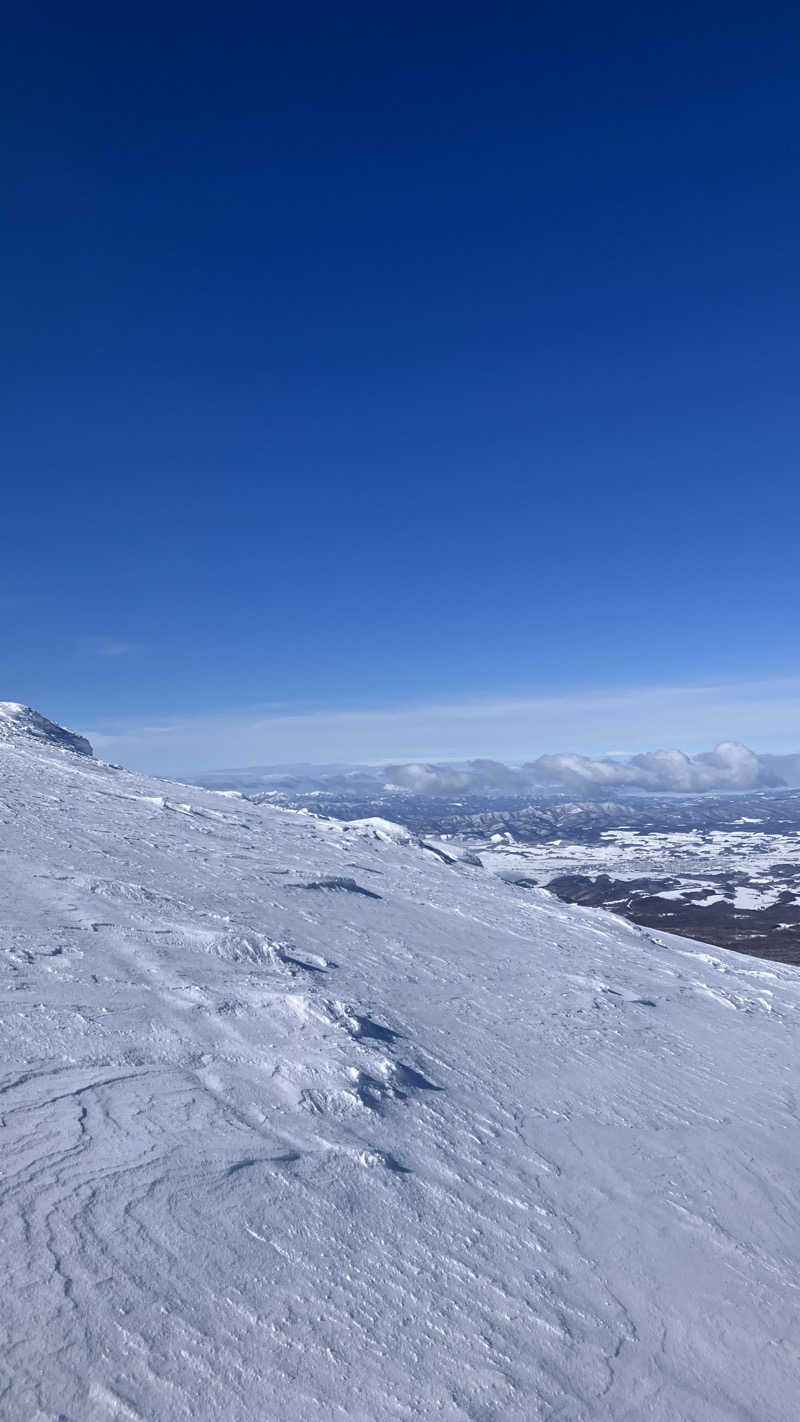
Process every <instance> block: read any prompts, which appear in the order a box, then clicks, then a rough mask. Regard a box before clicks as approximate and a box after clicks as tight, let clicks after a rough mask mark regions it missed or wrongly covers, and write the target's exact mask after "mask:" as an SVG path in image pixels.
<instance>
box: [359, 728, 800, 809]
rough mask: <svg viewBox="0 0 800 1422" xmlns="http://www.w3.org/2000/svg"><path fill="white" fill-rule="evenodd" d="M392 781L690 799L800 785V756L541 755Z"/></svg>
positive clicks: (392, 770)
mask: <svg viewBox="0 0 800 1422" xmlns="http://www.w3.org/2000/svg"><path fill="white" fill-rule="evenodd" d="M386 778H387V781H388V782H389V783H390V784H392V785H396V786H399V787H400V788H402V789H405V790H412V791H415V792H416V793H418V794H421V795H425V794H427V795H453V794H459V793H470V792H475V793H479V792H486V791H493V790H501V791H508V792H511V793H514V794H520V795H524V794H526V793H528V792H530V791H531V790H534V789H542V788H544V787H545V786H548V785H549V786H560V787H561V788H562V789H565V790H569V791H571V792H573V793H575V794H578V795H590V796H594V795H597V794H598V793H600V792H602V791H603V790H610V791H614V790H617V789H626V788H627V789H636V790H650V791H653V792H659V791H672V792H681V791H682V792H684V793H686V792H698V791H700V792H701V791H708V790H757V789H768V788H770V787H779V786H793V785H800V754H797V755H757V754H756V752H755V751H752V750H750V749H749V748H748V747H747V746H743V745H740V744H739V743H738V742H736V741H723V742H721V744H720V745H718V746H715V748H714V750H710V751H703V752H701V754H699V755H695V756H688V755H685V754H684V752H683V751H680V750H657V751H646V752H644V753H643V754H641V755H634V756H631V757H629V758H625V759H623V758H620V757H618V756H603V757H599V758H597V759H592V758H591V757H590V756H584V755H570V754H560V755H541V756H539V757H538V759H537V760H533V761H528V762H526V763H525V764H524V765H522V766H520V767H519V768H516V769H515V768H512V767H510V766H508V765H504V764H503V763H502V762H501V761H495V760H473V761H469V762H468V763H467V764H466V765H465V766H462V767H454V766H449V765H428V764H422V763H413V762H412V763H411V764H407V765H387V767H386Z"/></svg>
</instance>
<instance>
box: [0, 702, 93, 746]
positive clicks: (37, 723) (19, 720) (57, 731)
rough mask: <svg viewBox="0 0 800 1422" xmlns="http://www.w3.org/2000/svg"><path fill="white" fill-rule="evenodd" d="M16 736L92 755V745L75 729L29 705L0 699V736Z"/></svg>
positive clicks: (6, 737)
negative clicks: (71, 729)
mask: <svg viewBox="0 0 800 1422" xmlns="http://www.w3.org/2000/svg"><path fill="white" fill-rule="evenodd" d="M17 736H25V737H30V738H31V739H32V740H35V741H40V742H45V743H46V744H47V745H51V746H58V747H59V748H60V749H61V750H70V751H75V752H76V753H77V754H78V755H93V754H94V752H93V750H92V747H91V745H90V743H89V741H87V739H86V737H85V736H79V735H78V733H77V732H76V731H68V730H67V729H66V727H65V726H59V725H58V724H57V723H56V722H55V721H48V719H47V717H46V716H42V715H41V714H40V712H38V711H34V710H33V708H32V707H31V706H23V705H22V704H21V702H19V701H0V737H2V738H3V739H5V740H11V739H13V738H15V737H17Z"/></svg>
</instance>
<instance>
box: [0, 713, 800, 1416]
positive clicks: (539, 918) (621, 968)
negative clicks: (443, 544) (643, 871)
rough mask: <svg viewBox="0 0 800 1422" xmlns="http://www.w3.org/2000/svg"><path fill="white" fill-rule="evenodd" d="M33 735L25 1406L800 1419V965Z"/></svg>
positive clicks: (9, 987) (14, 1109)
mask: <svg viewBox="0 0 800 1422" xmlns="http://www.w3.org/2000/svg"><path fill="white" fill-rule="evenodd" d="M379 829H380V832H379V833H376V832H375V831H376V827H375V825H374V824H373V825H372V826H369V827H367V828H366V829H365V827H363V826H362V827H361V828H360V829H358V828H356V829H355V830H354V829H353V828H352V827H351V828H347V827H345V826H343V825H340V824H338V823H336V822H330V821H322V820H316V819H314V818H313V817H310V816H301V815H297V814H293V813H290V812H284V811H280V810H276V809H274V808H272V807H268V806H255V805H253V804H251V803H249V802H247V801H237V800H231V799H229V798H226V797H224V796H221V795H219V794H215V793H213V792H207V791H202V790H198V789H195V788H190V787H188V786H183V785H170V784H167V783H165V782H163V781H153V780H148V779H145V778H143V777H141V776H135V775H131V774H128V773H127V772H124V771H120V770H118V769H115V768H113V767H110V766H107V765H104V764H103V763H102V762H96V761H93V760H91V759H89V758H88V757H87V756H85V755H78V754H73V753H72V752H70V751H67V750H63V749H58V748H56V747H54V746H50V745H47V744H44V743H42V744H38V743H37V742H36V741H35V740H33V739H32V738H31V737H30V736H29V735H27V734H25V733H21V734H20V735H17V736H13V735H12V736H10V737H6V738H4V739H0V870H1V871H2V885H3V893H2V898H1V899H0V919H1V920H2V928H1V929H0V965H1V966H2V999H0V1001H1V1004H2V1009H3V1028H4V1030H3V1044H4V1053H3V1058H4V1059H3V1063H2V1071H1V1073H0V1090H1V1091H2V1100H1V1101H0V1110H1V1112H2V1116H1V1119H2V1126H3V1133H2V1140H3V1152H2V1178H1V1179H0V1220H1V1222H2V1238H3V1243H4V1254H3V1258H4V1271H5V1278H4V1289H3V1308H2V1314H1V1315H0V1318H1V1322H0V1328H2V1340H3V1346H2V1352H1V1353H0V1360H1V1361H0V1414H1V1415H2V1417H3V1418H4V1419H10V1422H17V1419H19V1420H20V1422H22V1419H24V1422H30V1419H54V1422H55V1419H62V1422H63V1419H69V1422H73V1419H75V1422H78V1419H80V1422H83V1419H95V1418H96V1419H106V1418H109V1419H110V1418H126V1419H129V1418H134V1419H136V1418H146V1419H159V1422H161V1419H168V1420H169V1419H189V1418H192V1419H198V1418H199V1419H215V1418H223V1417H224V1418H225V1419H226V1422H252V1419H256V1418H257V1419H267V1422H269V1420H270V1419H278V1418H280V1419H282V1422H306V1419H325V1422H327V1419H348V1422H351V1419H352V1420H353V1422H384V1419H421V1418H425V1419H429V1418H437V1419H446V1422H451V1419H452V1422H456V1419H470V1422H489V1420H490V1419H491V1420H492V1422H494V1419H503V1420H504V1422H505V1419H511V1420H512V1422H516V1419H519V1420H520V1422H522V1419H524V1422H530V1419H537V1418H558V1419H561V1422H603V1419H614V1422H639V1419H643V1418H647V1419H655V1422H678V1420H679V1422H731V1419H740V1422H743V1419H748V1422H784V1419H785V1422H788V1420H789V1419H794V1418H795V1417H796V1416H797V1380H798V1342H800V1330H799V1329H798V1322H797V1319H798V1288H799V1282H798V1281H800V1267H799V1266H800V1202H799V1201H798V1180H800V1171H799V1170H798V1166H800V1145H799V1141H800V1137H799V1136H798V1105H797V1101H798V1085H799V1084H800V1083H799V1082H798V1077H799V1076H800V1068H799V1066H798V1063H799V1062H800V1052H799V1051H798V1048H800V1012H799V1011H798V1009H799V1008H800V973H798V971H797V970H794V969H792V968H789V967H786V966H783V965H779V964H774V963H769V964H766V963H764V962H761V961H759V960H757V959H753V958H746V957H742V956H741V955H738V954H733V953H726V952H724V951H719V952H709V951H708V950H707V949H704V948H702V947H701V946H700V945H699V944H698V945H695V944H692V943H691V942H689V941H687V940H686V939H683V938H680V939H678V938H669V937H667V936H663V935H656V934H652V933H650V932H648V931H644V930H641V929H637V928H636V927H634V926H633V925H629V924H626V923H625V922H623V921H622V920H620V919H617V918H615V917H613V916H612V915H609V914H608V913H601V912H597V911H592V910H583V909H579V908H574V907H569V906H567V905H564V904H561V903H559V902H558V901H557V900H555V899H553V898H551V897H550V896H549V895H547V894H546V893H545V892H543V891H538V890H533V891H532V890H527V891H526V890H521V889H518V888H516V887H514V886H512V885H509V884H506V883H504V882H502V881H501V880H499V879H497V878H495V877H493V876H492V875H490V874H487V873H486V872H485V871H484V870H483V869H482V868H480V867H479V866H475V865H471V864H468V863H463V862H462V863H457V864H446V863H444V862H442V860H441V859H440V858H438V857H437V856H436V855H435V854H433V853H430V852H429V851H426V850H425V849H424V848H422V847H420V846H419V845H417V844H415V843H413V842H410V843H408V844H405V843H402V842H400V838H401V837H399V836H396V835H395V834H394V833H393V832H390V831H388V830H386V829H385V827H383V826H380V827H379Z"/></svg>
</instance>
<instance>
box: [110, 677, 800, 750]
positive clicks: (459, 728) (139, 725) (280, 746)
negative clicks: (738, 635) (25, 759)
mask: <svg viewBox="0 0 800 1422" xmlns="http://www.w3.org/2000/svg"><path fill="white" fill-rule="evenodd" d="M85 729H86V731H87V734H88V735H89V736H90V738H91V739H92V741H93V743H94V744H95V746H96V748H97V751H98V753H99V754H100V755H103V756H106V757H107V758H111V759H115V760H120V761H123V762H124V763H127V764H130V765H132V766H134V767H137V768H143V769H151V770H154V771H161V772H177V771H181V770H185V771H189V770H203V769H212V768H216V767H222V766H243V765H253V764H257V763H262V764H288V763H291V762H292V761H312V762H313V761H316V762H331V761H347V762H359V763H369V762H371V763H374V764H379V763H382V762H384V763H385V762H395V763H399V762H409V761H447V760H462V759H473V758H475V757H476V756H478V757H489V758H493V759H498V760H504V761H527V760H531V759H534V758H536V757H538V756H540V755H542V754H548V753H552V754H564V753H580V754H582V755H586V756H590V757H603V756H605V755H606V754H607V749H606V748H607V747H608V746H609V745H620V744H622V745H626V746H629V747H630V750H631V753H632V754H636V753H639V752H642V751H648V750H653V749H656V748H659V747H670V746H675V745H680V746H682V747H683V748H684V749H685V750H686V751H688V752H690V753H691V752H695V751H700V750H703V749H704V748H705V747H707V746H708V745H715V744H717V743H718V742H719V741H741V742H745V743H746V744H747V745H749V746H752V747H754V748H755V749H756V750H774V751H780V750H792V749H794V748H795V746H796V744H797V743H798V742H800V677H788V678H784V679H781V680H777V679H776V680H772V681H750V682H738V683H733V684H732V683H714V684H712V683H708V684H706V685H703V686H643V687H642V686H640V687H628V688H622V689H614V690H604V689H596V690H584V691H576V692H572V693H568V694H563V695H557V696H541V695H539V696H530V697H517V698H503V699H501V698H496V699H493V700H465V701H460V702H457V701H448V702H440V703H432V704H429V705H414V706H400V707H377V708H365V707H358V708H352V709H343V710H342V709H336V710H319V711H302V712H285V711H275V710H274V709H273V708H269V709H265V708H263V707H260V708H253V709H250V710H243V711H238V712H230V713H227V714H219V715H187V716H177V717H169V718H159V717H152V718H149V719H148V720H147V721H146V722H145V721H141V722H103V723H101V724H100V725H98V726H97V727H95V728H91V727H88V728H85Z"/></svg>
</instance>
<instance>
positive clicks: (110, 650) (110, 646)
mask: <svg viewBox="0 0 800 1422" xmlns="http://www.w3.org/2000/svg"><path fill="white" fill-rule="evenodd" d="M84 649H85V650H86V651H87V652H89V653H90V654H91V655H93V656H96V657H127V656H128V655H129V653H131V652H134V651H135V650H136V645H135V643H133V642H123V641H121V640H120V639H119V638H116V637H97V638H93V639H92V640H91V641H89V642H87V643H85V644H84Z"/></svg>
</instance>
